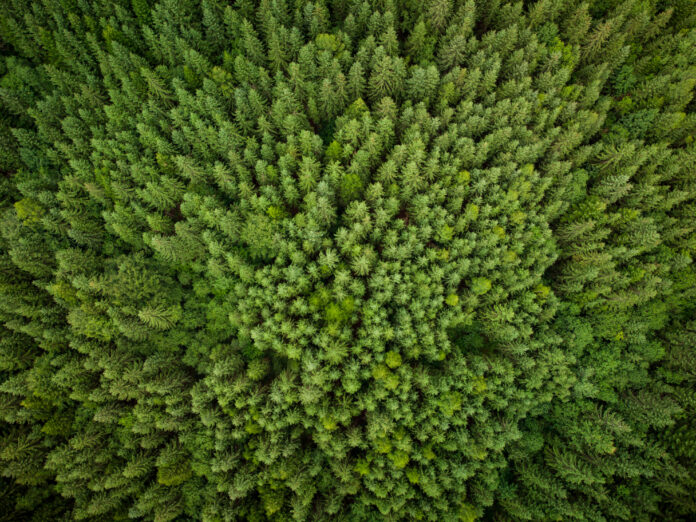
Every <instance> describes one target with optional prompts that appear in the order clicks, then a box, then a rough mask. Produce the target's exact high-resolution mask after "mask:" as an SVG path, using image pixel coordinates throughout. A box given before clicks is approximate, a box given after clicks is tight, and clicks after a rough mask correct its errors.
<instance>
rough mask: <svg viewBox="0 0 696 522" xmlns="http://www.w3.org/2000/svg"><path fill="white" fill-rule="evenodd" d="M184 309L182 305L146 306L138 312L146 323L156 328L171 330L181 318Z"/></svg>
mask: <svg viewBox="0 0 696 522" xmlns="http://www.w3.org/2000/svg"><path fill="white" fill-rule="evenodd" d="M181 314H182V310H181V307H180V306H178V305H177V306H174V307H165V306H162V305H160V306H146V307H145V308H143V309H141V310H140V311H139V312H138V317H139V318H140V320H141V321H143V322H144V323H145V324H147V325H148V326H150V327H151V328H155V329H156V330H169V329H170V328H172V327H173V326H174V325H175V324H176V322H177V321H179V319H181Z"/></svg>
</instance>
